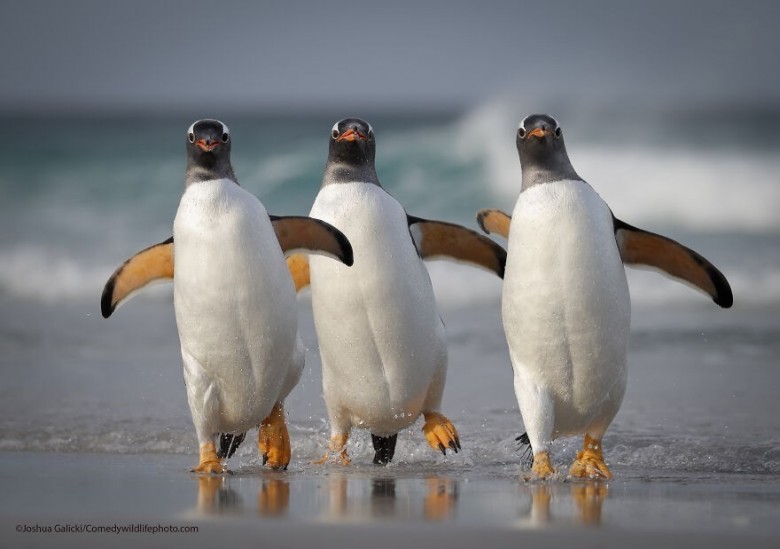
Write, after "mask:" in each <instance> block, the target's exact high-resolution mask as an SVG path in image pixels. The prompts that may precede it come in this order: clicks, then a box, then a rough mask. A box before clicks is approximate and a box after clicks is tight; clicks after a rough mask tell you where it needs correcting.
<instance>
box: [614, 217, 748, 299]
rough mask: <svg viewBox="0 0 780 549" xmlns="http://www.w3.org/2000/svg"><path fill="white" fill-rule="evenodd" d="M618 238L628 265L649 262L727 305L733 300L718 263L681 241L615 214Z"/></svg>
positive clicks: (620, 248)
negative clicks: (623, 219)
mask: <svg viewBox="0 0 780 549" xmlns="http://www.w3.org/2000/svg"><path fill="white" fill-rule="evenodd" d="M612 220H613V223H614V226H615V240H616V241H617V245H618V249H619V250H620V257H621V259H622V260H623V263H625V264H626V265H646V266H648V267H653V268H655V269H659V270H661V271H663V272H665V273H666V274H668V275H670V276H672V277H674V278H677V279H680V280H684V281H685V282H688V283H689V284H692V285H693V286H695V287H696V288H699V289H700V290H702V291H703V292H705V293H707V294H708V295H709V296H710V297H711V298H712V301H714V302H715V303H716V304H718V305H720V306H721V307H723V308H724V309H728V308H729V307H731V306H732V305H733V303H734V295H733V294H732V292H731V286H729V282H728V280H726V277H725V276H723V273H722V272H720V271H719V270H718V269H717V268H716V267H715V265H713V264H712V263H710V262H709V261H708V260H707V259H705V258H704V257H702V256H701V255H699V254H698V253H696V252H695V251H693V250H691V249H690V248H686V247H685V246H683V245H682V244H680V243H679V242H676V241H674V240H672V239H671V238H666V237H665V236H661V235H659V234H655V233H651V232H649V231H645V230H642V229H639V228H637V227H634V226H632V225H629V224H628V223H626V222H624V221H621V220H619V219H618V218H616V217H615V216H614V215H613V216H612Z"/></svg>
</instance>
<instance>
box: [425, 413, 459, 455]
mask: <svg viewBox="0 0 780 549" xmlns="http://www.w3.org/2000/svg"><path fill="white" fill-rule="evenodd" d="M424 416H425V425H423V433H424V434H425V439H426V440H427V441H428V444H429V445H430V446H431V448H433V449H434V450H436V449H438V450H439V451H440V452H441V453H442V455H445V456H446V455H447V450H446V449H447V447H449V448H450V449H451V450H452V451H453V452H455V453H456V454H457V453H458V450H460V437H458V430H457V429H455V426H454V425H453V424H452V422H451V421H450V420H449V419H447V418H446V417H445V416H444V415H443V414H440V413H439V412H424Z"/></svg>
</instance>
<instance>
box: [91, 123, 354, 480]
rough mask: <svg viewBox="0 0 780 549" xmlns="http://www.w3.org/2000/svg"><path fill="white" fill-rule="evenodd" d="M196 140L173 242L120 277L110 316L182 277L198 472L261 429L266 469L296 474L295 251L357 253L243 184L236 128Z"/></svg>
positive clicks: (183, 337) (191, 143)
mask: <svg viewBox="0 0 780 549" xmlns="http://www.w3.org/2000/svg"><path fill="white" fill-rule="evenodd" d="M186 135H187V141H186V148H187V169H186V175H185V187H184V193H183V195H182V197H181V201H180V203H179V207H178V210H177V212H176V217H175V220H174V222H173V237H172V238H169V239H168V240H165V241H163V242H161V243H160V244H157V245H154V246H151V247H150V248H147V249H145V250H142V251H141V252H139V253H138V254H136V255H135V256H133V257H132V258H130V259H129V260H128V261H126V262H125V263H124V264H123V265H122V266H120V267H119V269H117V270H116V272H114V274H113V275H112V276H111V277H110V278H109V280H108V282H107V283H106V285H105V288H104V290H103V295H102V298H101V311H102V314H103V316H104V317H106V318H107V317H109V316H110V315H111V314H112V313H113V311H114V310H115V308H116V307H117V306H118V305H119V304H120V303H121V302H123V301H126V300H127V299H128V298H129V297H131V295H132V294H133V293H134V292H136V291H138V290H140V289H141V288H142V287H144V286H145V285H147V284H148V283H150V282H154V281H157V280H165V279H171V278H173V301H174V309H175V316H176V325H177V328H178V332H179V339H180V343H181V353H182V361H183V365H184V380H185V384H186V387H187V399H188V402H189V406H190V411H191V413H192V421H193V424H194V426H195V431H196V434H197V437H198V443H199V445H200V461H199V463H198V465H197V466H196V467H195V468H194V469H193V470H192V471H193V472H196V473H213V474H222V473H229V471H228V470H227V468H226V465H225V463H224V462H223V460H226V459H227V458H229V457H230V456H231V455H232V454H233V452H235V451H236V448H237V447H238V445H239V444H240V443H241V441H243V439H244V437H245V435H246V433H247V431H249V430H250V429H252V428H254V427H258V448H259V450H260V454H261V455H262V459H263V464H266V463H267V464H268V466H270V467H271V468H273V469H286V468H287V465H288V464H289V462H290V457H291V456H290V438H289V434H288V431H287V426H286V423H285V418H284V399H285V398H286V397H287V395H288V394H289V393H290V391H291V390H292V389H293V387H294V386H295V385H296V383H297V382H298V380H299V378H300V376H301V372H302V369H303V365H304V349H303V345H302V342H301V339H300V337H299V335H298V321H297V306H296V301H295V288H294V285H293V279H292V278H291V277H290V274H289V271H288V268H287V264H286V263H285V259H284V255H283V252H284V251H288V252H289V251H296V250H307V251H310V252H312V253H321V254H324V255H326V256H328V257H329V259H328V260H332V259H336V260H338V261H339V262H342V263H343V264H345V265H351V264H352V248H351V246H350V244H349V241H348V240H347V239H346V238H345V236H344V235H343V234H342V233H341V232H340V231H338V230H337V229H335V228H334V227H332V226H330V225H328V224H327V223H323V222H322V221H318V220H314V219H311V218H307V217H276V216H272V215H269V214H268V213H267V212H266V210H265V208H264V206H263V204H262V203H261V202H260V201H259V200H258V199H257V198H256V197H255V196H254V195H252V194H251V193H249V192H247V191H246V190H244V189H243V188H242V187H241V186H239V184H238V181H237V179H236V176H235V174H234V172H233V167H232V165H231V161H230V149H231V144H232V141H231V137H230V131H229V130H228V128H227V126H226V125H225V124H223V123H222V122H220V121H218V120H210V119H205V120H198V121H196V122H194V123H193V124H192V125H191V126H190V127H189V129H188V130H187V134H186ZM174 243H175V248H174ZM174 272H175V273H176V275H175V276H174ZM217 438H218V439H219V444H220V448H219V451H217V448H216V444H215V441H216V439H217Z"/></svg>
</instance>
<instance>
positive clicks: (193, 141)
mask: <svg viewBox="0 0 780 549" xmlns="http://www.w3.org/2000/svg"><path fill="white" fill-rule="evenodd" d="M187 139H188V140H189V142H190V143H195V134H194V133H192V132H190V133H188V134H187Z"/></svg>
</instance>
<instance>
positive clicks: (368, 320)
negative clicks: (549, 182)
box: [309, 118, 506, 464]
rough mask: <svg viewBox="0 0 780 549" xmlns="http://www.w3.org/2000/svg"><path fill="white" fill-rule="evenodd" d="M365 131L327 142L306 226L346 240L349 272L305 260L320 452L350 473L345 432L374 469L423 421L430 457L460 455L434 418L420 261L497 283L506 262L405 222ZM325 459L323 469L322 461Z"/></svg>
mask: <svg viewBox="0 0 780 549" xmlns="http://www.w3.org/2000/svg"><path fill="white" fill-rule="evenodd" d="M375 152H376V142H375V138H374V131H373V129H372V128H371V126H370V125H369V124H368V123H366V122H364V121H363V120H359V119H356V118H349V119H344V120H341V121H340V122H337V123H336V124H335V125H334V126H333V128H332V130H331V134H330V141H329V152H328V160H327V164H326V166H325V174H324V177H323V180H322V188H321V189H320V192H319V194H318V195H317V198H316V200H315V202H314V205H313V207H312V209H311V212H310V214H309V215H311V216H312V217H314V218H317V219H321V220H323V221H327V222H328V223H330V224H332V225H333V226H334V227H337V228H338V229H339V230H341V231H342V232H343V233H344V234H345V235H346V236H347V238H349V240H350V242H351V244H352V247H353V250H354V254H355V264H354V265H353V266H352V267H350V268H348V269H347V268H343V269H342V268H340V267H341V266H337V265H336V264H335V262H331V263H332V264H328V261H320V259H321V258H319V257H312V258H311V259H310V277H311V291H312V308H313V311H314V323H315V327H316V331H317V338H318V340H319V345H320V354H321V357H322V369H323V389H324V396H325V403H326V405H327V409H328V416H329V419H330V425H331V441H330V444H329V451H330V452H331V453H332V454H333V455H334V457H336V459H337V460H340V461H341V462H342V463H343V464H347V463H349V461H350V460H349V456H348V455H347V449H346V443H347V439H348V437H349V434H350V431H351V429H352V428H353V427H358V428H364V429H368V430H369V431H370V432H371V436H372V441H373V445H374V450H375V457H374V463H377V464H387V463H388V462H390V461H391V460H392V458H393V454H394V450H395V443H396V439H397V434H398V432H399V431H401V430H402V429H405V428H406V427H409V426H410V425H412V424H413V423H414V422H415V420H417V418H418V417H419V416H420V414H422V415H423V416H424V418H425V425H424V427H423V432H424V434H425V438H426V440H427V441H428V443H429V444H430V446H431V447H432V448H434V449H438V450H440V451H441V452H442V453H444V454H446V449H447V448H449V449H451V450H452V451H453V452H457V451H458V450H459V449H460V439H459V436H458V431H457V430H456V429H455V427H454V426H453V424H452V422H451V421H450V420H449V419H447V418H446V417H445V416H444V415H443V414H442V413H441V412H440V411H439V408H440V405H441V399H442V393H443V391H444V381H445V377H446V372H447V348H446V341H445V333H444V325H443V324H442V320H441V318H440V316H439V313H438V311H437V308H436V302H435V300H434V294H433V288H432V286H431V280H430V277H429V275H428V271H427V270H426V268H425V265H424V264H423V261H422V260H423V259H426V258H432V257H441V256H447V257H450V258H454V259H457V260H461V261H465V262H469V263H473V264H476V265H478V266H480V267H483V268H486V269H489V270H490V271H492V272H494V273H496V274H497V275H498V276H502V275H503V271H504V262H505V258H506V253H505V251H504V249H503V248H501V247H500V246H499V245H497V244H496V243H495V242H493V241H492V240H490V239H488V238H485V237H483V236H481V235H479V234H478V233H476V232H474V231H470V230H468V229H466V228H464V227H461V226H458V225H453V224H449V223H442V222H437V221H428V220H425V219H421V218H418V217H413V216H410V215H408V214H407V213H406V211H404V208H403V207H402V206H401V205H400V204H399V203H398V201H396V200H395V199H394V198H393V197H392V196H391V195H390V194H388V193H387V191H385V190H384V189H383V188H382V186H381V185H380V184H379V178H378V177H377V174H376V169H375V167H374V157H375ZM329 457H330V454H326V455H325V457H324V458H323V459H322V460H320V462H324V461H327V460H328V459H329Z"/></svg>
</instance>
